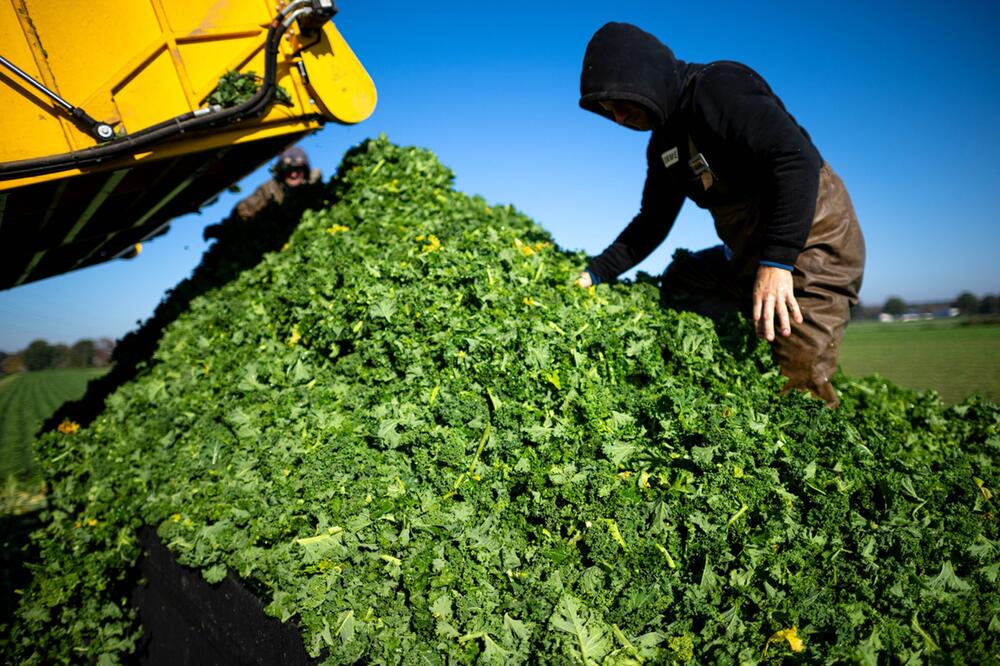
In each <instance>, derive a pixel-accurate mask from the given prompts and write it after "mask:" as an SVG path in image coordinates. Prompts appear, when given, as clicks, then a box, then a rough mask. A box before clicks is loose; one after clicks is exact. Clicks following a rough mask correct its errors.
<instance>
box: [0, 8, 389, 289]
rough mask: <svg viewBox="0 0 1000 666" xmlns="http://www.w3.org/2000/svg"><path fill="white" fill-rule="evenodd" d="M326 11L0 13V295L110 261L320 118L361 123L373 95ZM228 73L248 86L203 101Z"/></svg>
mask: <svg viewBox="0 0 1000 666" xmlns="http://www.w3.org/2000/svg"><path fill="white" fill-rule="evenodd" d="M336 11H337V10H336V7H335V5H334V2H333V0H280V1H279V2H278V3H275V2H273V1H272V2H265V1H264V0H130V1H129V2H120V1H116V0H89V1H88V2H83V3H81V2H74V1H72V0H10V1H9V2H8V3H4V5H3V6H2V7H0V114H2V115H0V117H2V118H3V121H2V125H0V127H2V129H3V136H2V139H0V253H2V259H0V289H7V288H10V287H13V286H16V285H19V284H24V283H26V282H31V281H33V280H39V279H42V278H46V277H49V276H52V275H58V274H60V273H65V272H67V271H71V270H74V269H77V268H83V267H85V266H90V265H92V264H95V263H99V262H102V261H107V260H109V259H113V258H115V257H119V256H123V255H125V254H127V253H128V252H130V251H131V250H132V248H133V247H134V246H135V244H136V243H139V242H141V241H142V240H143V239H146V238H149V237H151V236H153V235H156V234H158V233H160V232H162V230H163V229H165V228H166V226H168V225H169V223H170V220H171V219H173V218H175V217H177V216H179V215H183V214H185V213H189V212H192V211H195V210H197V209H198V208H199V207H200V206H201V205H202V204H204V203H205V202H206V201H209V200H210V199H212V198H213V197H214V196H215V195H216V194H217V193H219V192H220V191H221V190H223V189H225V188H226V187H228V186H230V185H232V184H233V183H235V182H236V181H238V180H240V179H241V178H242V177H244V176H245V175H247V174H248V173H250V172H251V171H253V170H254V169H255V168H257V167H258V166H259V165H261V164H263V163H264V162H266V161H268V160H269V159H271V158H272V157H274V156H275V155H276V154H277V153H279V152H280V151H281V150H282V149H283V148H285V147H286V146H288V145H290V144H292V143H294V142H296V141H298V140H300V139H301V138H302V137H304V136H305V135H307V134H309V133H311V132H314V131H316V130H317V129H319V128H320V127H321V126H322V125H323V124H324V123H325V122H326V121H335V122H338V123H357V122H360V121H362V120H364V119H365V118H367V117H368V116H369V115H371V113H372V111H373V110H374V108H375V97H376V96H375V86H374V84H373V83H372V80H371V78H370V77H369V76H368V74H367V72H366V71H365V69H364V67H362V65H361V63H360V62H358V59H357V58H356V57H355V55H354V53H353V52H352V51H351V49H350V47H348V45H347V43H346V42H345V41H344V39H343V37H341V35H340V33H339V32H338V31H337V28H336V27H335V26H334V24H333V23H332V22H331V19H332V17H333V15H334V14H335V13H336ZM231 72H238V73H242V74H244V75H248V74H249V73H251V72H252V73H254V74H255V75H256V77H257V79H256V84H257V86H256V93H255V94H253V95H252V96H251V97H250V98H249V99H246V100H243V101H240V102H238V103H226V102H223V103H210V102H209V101H208V99H209V97H210V96H211V95H212V93H213V91H215V90H216V89H217V87H218V86H219V82H220V79H222V78H223V77H224V76H227V75H228V76H233V75H232V74H230V73H231ZM283 93H287V96H286V95H285V94H283ZM279 95H280V98H281V99H282V100H284V101H276V98H277V97H279Z"/></svg>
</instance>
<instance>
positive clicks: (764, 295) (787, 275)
mask: <svg viewBox="0 0 1000 666" xmlns="http://www.w3.org/2000/svg"><path fill="white" fill-rule="evenodd" d="M789 314H791V319H792V320H794V321H795V323H796V324H801V323H802V312H801V311H799V304H798V302H797V301H796V300H795V293H794V290H793V287H792V272H791V271H788V270H785V269H784V268H776V267H774V266H760V267H758V268H757V279H756V280H755V281H754V285H753V323H754V328H756V329H757V336H758V337H761V338H766V339H767V340H768V341H771V340H774V329H775V326H774V319H775V317H777V319H778V330H779V331H780V332H781V335H783V336H785V337H788V336H789V335H791V334H792V324H791V321H790V320H789Z"/></svg>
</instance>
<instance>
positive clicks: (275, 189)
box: [234, 146, 322, 220]
mask: <svg viewBox="0 0 1000 666" xmlns="http://www.w3.org/2000/svg"><path fill="white" fill-rule="evenodd" d="M271 176H272V178H271V179H270V180H268V181H265V182H264V183H263V184H262V185H261V186H260V187H258V188H257V189H256V190H254V193H253V194H251V195H250V196H248V197H247V198H246V199H244V200H243V201H241V202H239V203H238V204H236V208H235V209H234V213H235V214H236V215H237V216H239V217H240V218H242V219H243V220H249V219H251V218H253V217H256V215H257V214H258V213H259V212H260V211H262V210H264V208H266V207H267V206H268V205H270V204H271V203H272V202H273V203H277V204H280V203H281V202H282V201H284V200H285V196H286V195H287V194H288V192H289V191H290V190H293V189H295V188H297V187H301V186H302V185H306V184H313V183H317V182H319V180H320V178H321V177H322V176H321V174H320V172H319V170H318V169H311V168H310V166H309V158H308V157H307V156H306V151H304V150H302V149H301V148H300V147H298V146H292V147H291V148H288V149H287V150H285V151H284V152H283V153H281V155H279V156H278V159H277V161H276V162H275V163H274V165H273V166H272V167H271Z"/></svg>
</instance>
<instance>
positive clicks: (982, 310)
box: [979, 294, 1000, 314]
mask: <svg viewBox="0 0 1000 666" xmlns="http://www.w3.org/2000/svg"><path fill="white" fill-rule="evenodd" d="M979 314H1000V296H998V295H997V294H986V295H985V296H983V300H981V301H979Z"/></svg>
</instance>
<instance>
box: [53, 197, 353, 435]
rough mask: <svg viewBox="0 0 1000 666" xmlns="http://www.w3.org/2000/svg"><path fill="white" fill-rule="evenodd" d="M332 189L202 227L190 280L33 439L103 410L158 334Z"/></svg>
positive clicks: (254, 259)
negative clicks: (206, 241) (206, 242)
mask: <svg viewBox="0 0 1000 666" xmlns="http://www.w3.org/2000/svg"><path fill="white" fill-rule="evenodd" d="M335 188H336V181H332V182H330V183H316V184H313V185H302V186H300V187H298V188H296V189H295V190H293V191H291V192H289V194H288V195H287V197H286V198H285V200H284V202H283V203H282V204H280V205H279V204H275V203H273V202H272V203H271V204H269V205H268V206H267V207H266V208H264V209H263V210H262V211H261V212H260V213H259V214H258V215H257V216H256V217H254V218H253V219H251V220H243V219H241V218H239V217H238V216H237V215H236V214H235V213H233V214H230V215H229V217H227V218H226V219H225V220H223V221H222V222H219V223H217V224H214V225H210V226H208V227H206V228H205V238H214V239H215V242H214V243H213V244H212V245H210V246H209V248H208V250H206V251H205V254H204V256H203V257H202V260H201V263H200V264H199V265H198V266H197V267H196V268H195V269H194V271H193V272H192V274H191V277H189V278H186V279H184V280H182V281H181V282H179V283H178V284H177V286H176V287H174V288H173V289H171V290H169V291H168V292H167V293H166V295H165V296H164V297H163V300H162V301H160V304H159V305H158V306H157V307H156V310H155V311H154V312H153V314H152V316H151V317H149V319H147V320H146V321H145V322H143V323H142V324H141V325H140V326H139V327H138V328H136V329H135V330H133V331H131V332H129V333H127V334H126V335H125V336H124V337H123V338H122V339H121V340H119V341H118V343H117V345H116V346H115V351H114V355H113V357H112V363H113V365H112V367H111V370H110V371H108V373H107V374H105V375H103V376H101V377H100V378H98V379H94V380H92V381H91V382H90V383H89V384H88V387H87V392H86V394H84V396H83V397H82V398H80V399H79V400H75V401H72V402H67V403H65V404H63V405H62V406H61V407H60V408H59V409H58V410H57V411H56V412H55V414H53V415H52V416H51V417H50V418H49V419H48V420H47V421H46V422H45V423H43V424H42V426H41V428H39V430H38V433H39V434H41V433H43V432H46V431H48V430H51V429H53V428H56V427H57V426H58V425H59V424H60V423H62V421H63V420H64V419H70V420H72V421H76V422H77V423H79V424H80V425H81V426H83V427H86V426H87V425H88V424H90V423H91V422H92V421H93V420H94V419H95V418H97V416H98V414H100V412H101V410H103V409H104V401H105V399H106V398H107V397H108V396H109V395H111V394H112V393H114V392H115V390H117V389H118V387H120V386H122V385H123V384H126V383H128V382H130V381H132V380H133V379H135V378H136V377H138V376H139V375H141V374H142V373H143V372H145V371H146V370H148V369H149V367H150V366H151V364H153V363H155V360H153V352H155V351H156V348H157V346H158V345H159V343H160V338H161V337H162V336H163V331H164V330H165V329H166V327H167V326H169V325H170V324H171V323H172V322H173V321H174V320H176V319H177V318H178V317H179V316H180V315H181V314H183V313H184V312H187V310H188V309H189V308H190V306H191V302H192V301H193V300H194V299H195V298H197V297H199V296H201V295H202V294H205V293H206V292H209V291H211V290H213V289H218V288H219V287H222V286H224V285H226V284H228V283H229V282H231V281H232V280H235V279H236V278H237V277H239V275H240V274H241V273H242V272H243V271H245V270H247V269H249V268H253V267H254V266H256V265H257V264H259V263H260V261H261V259H262V258H263V257H264V255H265V254H267V253H269V252H275V251H278V250H280V249H281V248H282V246H283V245H284V244H285V243H286V242H287V241H288V238H289V237H290V236H291V235H292V232H293V231H294V230H295V228H296V227H297V226H298V224H299V222H300V220H301V218H302V213H303V212H304V211H305V210H307V209H309V208H316V207H320V206H329V205H331V204H332V203H334V195H333V194H332V193H333V192H334V191H335Z"/></svg>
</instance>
